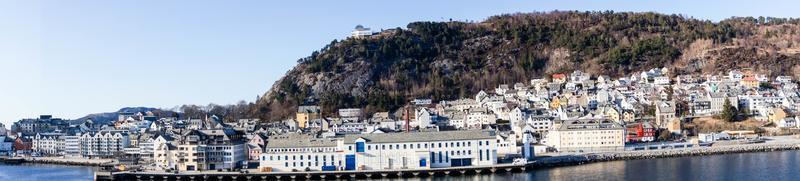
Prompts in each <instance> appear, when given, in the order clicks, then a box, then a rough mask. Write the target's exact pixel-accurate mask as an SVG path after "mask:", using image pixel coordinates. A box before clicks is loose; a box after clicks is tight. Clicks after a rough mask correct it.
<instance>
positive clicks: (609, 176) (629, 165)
mask: <svg viewBox="0 0 800 181" xmlns="http://www.w3.org/2000/svg"><path fill="white" fill-rule="evenodd" d="M93 173H94V169H93V168H89V167H75V166H55V165H38V164H22V165H0V180H48V181H55V180H91V179H92V178H93ZM390 180H412V181H416V180H436V181H443V180H448V181H449V180H454V181H463V180H469V181H483V180H487V181H489V180H670V181H671V180H704V181H705V180H747V181H750V180H770V181H774V180H800V151H782V152H766V153H741V154H728V155H712V156H703V157H680V158H662V159H650V160H628V161H613V162H601V163H592V164H585V165H579V166H568V167H557V168H547V169H536V170H529V171H528V172H525V173H506V174H495V175H491V174H488V175H468V176H451V177H429V178H408V179H390Z"/></svg>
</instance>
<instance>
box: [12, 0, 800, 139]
mask: <svg viewBox="0 0 800 181" xmlns="http://www.w3.org/2000/svg"><path fill="white" fill-rule="evenodd" d="M794 7H798V3H797V2H792V1H739V0H728V1H717V0H713V1H700V2H696V1H685V0H678V1H650V2H648V1H633V0H628V1H623V0H604V1H597V0H591V1H575V0H556V1H551V0H530V1H521V0H513V1H473V0H452V1H451V0H436V1H424V0H403V1H374V0H373V1H361V0H359V1H349V0H336V1H304V0H293V1H272V0H268V1H267V0H258V1H256V0H253V1H249V0H234V1H211V0H192V1H188V0H170V1H163V0H138V1H121V0H114V1H105V0H71V1H60V0H17V1H13V0H2V1H0V123H3V124H5V125H6V127H9V126H10V124H11V123H12V122H14V121H17V120H19V119H22V118H34V117H37V116H38V115H40V114H51V115H54V116H55V117H61V118H66V119H75V118H79V117H82V116H84V115H86V114H90V113H98V112H113V111H116V110H118V109H119V108H122V107H129V106H146V107H156V108H173V107H175V106H179V105H183V104H198V105H207V104H209V103H216V104H233V103H236V102H238V101H240V100H245V101H254V100H255V99H256V96H258V95H262V94H263V93H264V92H266V91H267V90H268V89H269V88H270V87H271V86H272V84H273V83H274V82H275V81H276V80H278V79H279V78H280V77H281V76H282V75H283V74H284V73H285V72H286V71H288V70H290V69H291V68H292V67H293V66H294V65H296V64H297V59H299V58H302V57H305V56H308V55H310V53H311V52H312V51H314V50H318V49H320V48H322V47H323V46H324V45H325V44H327V43H330V42H331V41H332V40H334V39H343V38H346V37H347V35H348V34H349V32H350V31H351V30H352V29H353V27H355V26H356V25H359V24H361V25H364V26H366V27H369V28H372V29H373V30H381V29H389V28H395V27H405V25H407V24H408V23H409V22H414V21H448V20H450V19H452V20H458V21H464V20H469V21H482V20H484V19H486V18H487V17H489V16H492V15H499V14H504V13H515V12H533V11H552V10H580V11H602V10H613V11H636V12H642V11H649V12H659V13H665V14H684V15H687V16H690V17H695V18H699V19H709V20H713V21H718V20H722V19H725V18H728V17H731V16H774V17H800V11H796V10H795V9H793V8H794Z"/></svg>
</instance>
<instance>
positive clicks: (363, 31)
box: [350, 25, 372, 38]
mask: <svg viewBox="0 0 800 181" xmlns="http://www.w3.org/2000/svg"><path fill="white" fill-rule="evenodd" d="M369 36H372V30H370V29H369V28H364V26H361V25H358V26H356V28H354V29H353V31H352V32H350V37H353V38H366V37H369Z"/></svg>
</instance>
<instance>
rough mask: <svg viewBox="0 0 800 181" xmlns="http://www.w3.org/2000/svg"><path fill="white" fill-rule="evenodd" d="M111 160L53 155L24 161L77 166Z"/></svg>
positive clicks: (109, 161)
mask: <svg viewBox="0 0 800 181" xmlns="http://www.w3.org/2000/svg"><path fill="white" fill-rule="evenodd" d="M113 162H114V161H112V160H109V159H82V158H54V157H34V158H25V163H37V164H53V165H77V166H94V167H96V166H101V165H103V164H106V163H113Z"/></svg>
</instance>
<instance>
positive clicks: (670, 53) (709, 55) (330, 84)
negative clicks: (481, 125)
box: [238, 11, 800, 120]
mask: <svg viewBox="0 0 800 181" xmlns="http://www.w3.org/2000/svg"><path fill="white" fill-rule="evenodd" d="M798 30H800V19H793V18H772V17H758V18H753V17H733V18H729V19H726V20H722V21H719V22H712V21H708V20H698V19H694V18H690V17H686V16H682V15H665V14H658V13H632V12H611V11H604V12H577V11H554V12H547V13H542V12H537V13H516V14H504V15H498V16H493V17H489V18H487V19H486V20H485V21H482V22H476V23H471V22H457V21H450V22H413V23H410V24H408V25H407V26H406V27H405V28H393V29H388V30H383V31H381V32H378V33H377V34H376V35H373V36H371V37H368V38H360V39H358V38H347V39H344V40H333V41H332V42H330V43H329V44H328V45H326V46H324V47H322V48H321V49H320V50H318V51H314V52H312V53H311V54H310V56H308V57H305V58H302V59H299V60H298V61H297V63H298V65H297V66H296V67H295V68H294V69H293V70H291V71H289V72H287V74H286V75H285V76H284V77H283V78H281V79H280V80H279V81H277V82H275V84H274V85H273V87H272V88H271V89H270V90H268V91H267V93H265V94H264V96H262V97H260V98H259V99H258V100H257V101H256V102H255V103H254V104H250V105H248V106H247V108H246V109H247V113H246V114H247V115H246V116H252V117H259V118H261V119H263V120H278V119H284V118H289V117H291V116H292V115H293V113H294V112H295V111H296V107H297V106H299V105H304V104H316V105H320V106H322V108H323V110H324V112H325V113H330V114H333V113H335V112H336V110H337V109H340V108H351V107H355V108H365V111H366V112H367V113H372V112H378V111H394V110H396V109H398V108H400V107H402V106H404V105H406V104H407V103H408V101H410V100H413V99H414V98H431V99H433V100H434V101H440V100H450V99H458V98H462V97H471V96H472V95H474V94H475V93H477V92H478V91H480V90H491V89H493V88H494V87H496V86H498V85H499V84H513V83H518V82H521V83H525V82H527V81H528V80H530V79H531V78H538V77H547V76H549V75H551V74H554V73H568V72H571V71H573V70H582V71H584V72H589V73H592V74H594V75H608V76H611V77H619V76H626V75H630V73H632V72H635V71H641V70H647V69H651V68H660V67H668V68H670V69H671V70H673V72H676V73H681V74H692V73H715V72H719V71H725V70H726V69H734V68H752V69H755V70H757V71H759V72H763V73H767V74H771V75H775V74H790V75H798V72H800V67H798V65H800V59H798V57H800V56H798V55H797V50H798V49H797V45H796V44H797V43H798V42H800V37H798V33H799V32H798ZM776 63H780V64H782V65H786V66H768V65H769V64H773V65H774V64H776ZM245 105H247V104H245ZM238 112H241V111H238Z"/></svg>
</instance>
